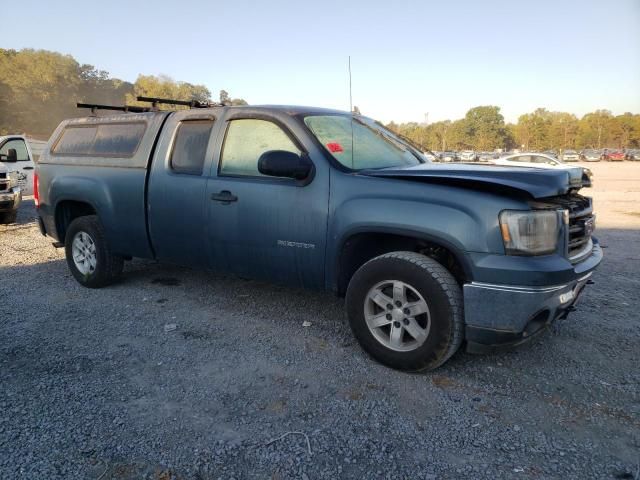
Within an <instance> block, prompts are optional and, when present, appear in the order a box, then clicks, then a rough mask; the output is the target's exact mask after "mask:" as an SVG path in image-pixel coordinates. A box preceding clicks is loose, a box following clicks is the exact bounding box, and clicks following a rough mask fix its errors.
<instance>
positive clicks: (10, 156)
mask: <svg viewBox="0 0 640 480" xmlns="http://www.w3.org/2000/svg"><path fill="white" fill-rule="evenodd" d="M6 161H7V162H11V163H15V162H17V161H18V152H17V151H16V149H15V148H10V149H9V150H7V160H6Z"/></svg>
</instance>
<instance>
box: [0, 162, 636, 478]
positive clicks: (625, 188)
mask: <svg viewBox="0 0 640 480" xmlns="http://www.w3.org/2000/svg"><path fill="white" fill-rule="evenodd" d="M592 168H593V169H594V171H595V175H596V182H597V184H596V188H595V189H593V190H592V192H591V193H592V194H593V195H594V197H595V199H596V200H595V201H596V209H597V212H598V227H599V237H600V239H601V241H602V243H603V244H604V245H605V246H606V247H607V249H606V250H605V254H606V258H605V262H604V263H603V265H602V266H601V268H600V270H599V271H598V272H597V273H596V275H595V278H594V279H595V281H596V284H595V285H592V286H591V287H590V288H589V289H588V291H587V292H586V294H585V295H584V297H583V298H582V301H581V304H580V306H579V309H578V311H577V312H575V313H574V314H572V315H571V316H570V317H569V319H568V320H566V321H562V322H559V323H557V324H556V325H554V327H553V328H552V329H551V330H550V331H549V332H548V333H547V334H545V335H543V336H542V337H541V338H540V339H539V341H537V342H536V343H534V344H532V345H531V346H529V347H526V348H524V349H521V350H518V351H515V352H510V353H502V354H496V355H490V356H472V355H468V354H465V353H462V352H460V353H458V354H457V355H455V356H454V357H453V358H452V360H451V361H449V362H448V363H447V364H446V365H445V366H443V367H442V368H440V369H439V370H437V371H436V372H433V373H426V374H404V373H399V372H397V371H393V370H390V369H387V368H385V367H383V366H381V365H378V364H376V363H374V362H373V361H372V360H371V359H369V358H368V357H367V356H366V355H365V354H364V353H363V352H362V351H361V350H360V348H359V347H358V346H357V344H356V343H355V342H354V340H353V339H352V337H351V335H350V332H349V330H348V327H347V325H346V323H345V315H344V313H343V308H342V301H341V300H340V299H337V298H335V297H333V296H332V295H331V294H326V293H318V292H308V291H302V290H295V289H290V288H283V287H277V286H273V285H269V284H265V283H258V282H252V281H246V280H242V279H238V278H234V277H229V276H224V275H219V274H213V273H202V272H196V271H192V270H188V269H184V268H179V267H173V266H166V265H159V264H156V263H153V262H143V261H134V262H131V263H128V264H127V266H126V267H125V277H124V279H123V281H122V282H121V283H119V284H118V285H115V286H113V287H110V288H106V289H103V290H97V291H96V290H87V289H83V288H82V287H80V286H79V285H78V284H77V283H76V282H75V281H74V280H73V279H72V277H71V275H70V274H69V272H68V271H67V267H66V264H65V262H64V259H63V252H62V251H60V250H56V249H54V248H53V247H52V246H51V245H50V241H49V240H48V239H45V238H43V237H42V236H40V234H39V232H38V229H37V227H36V226H35V224H34V222H33V217H34V214H35V212H34V209H33V203H32V201H27V202H25V204H24V206H23V207H22V209H21V211H20V215H19V218H18V223H17V224H15V225H10V226H0V279H2V282H0V320H1V321H0V478H2V479H22V478H26V479H56V478H65V479H76V478H77V479H86V478H94V479H98V478H99V479H101V480H105V479H137V478H154V479H170V478H179V479H217V478H222V479H231V478H235V479H242V478H248V479H253V478H256V479H258V478H259V479H267V478H270V479H289V478H296V479H305V480H307V479H308V480H313V479H335V478H357V479H363V478H367V479H368V478H385V479H386V478H389V479H396V478H397V479H400V478H409V479H436V478H437V479H440V478H456V479H458V478H471V479H482V478H487V479H495V478H522V479H528V478H562V479H565V478H579V479H584V478H598V479H600V478H614V479H638V478H639V477H640V473H639V469H640V466H639V463H640V373H639V372H638V367H639V366H640V348H639V347H638V345H639V340H640V325H639V322H638V310H639V307H640V301H639V300H638V297H639V296H638V291H639V288H640V275H639V274H638V272H639V271H640V268H639V267H640V235H639V232H638V230H640V163H629V162H625V163H624V164H615V165H609V164H595V165H593V166H592ZM503 308H509V307H508V306H507V305H505V306H503ZM305 321H308V322H311V326H308V327H304V326H303V325H302V324H303V322H305ZM168 324H175V325H176V329H175V330H172V331H166V330H167V329H166V328H165V327H166V326H167V325H168ZM288 432H291V433H289V434H288V435H287V433H288ZM293 432H295V433H293Z"/></svg>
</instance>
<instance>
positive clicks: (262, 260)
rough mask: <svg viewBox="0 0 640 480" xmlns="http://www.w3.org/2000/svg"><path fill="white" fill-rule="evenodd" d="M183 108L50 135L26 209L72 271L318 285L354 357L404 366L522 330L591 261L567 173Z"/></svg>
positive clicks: (289, 112)
mask: <svg viewBox="0 0 640 480" xmlns="http://www.w3.org/2000/svg"><path fill="white" fill-rule="evenodd" d="M200 106H201V107H206V108H190V109H184V110H178V111H172V112H169V111H158V110H157V109H154V110H153V111H148V112H139V113H130V112H129V113H124V112H122V113H116V114H112V115H108V116H89V117H86V118H77V119H72V120H67V121H64V122H62V124H61V125H60V126H59V127H58V128H57V130H56V131H55V132H54V134H53V135H52V137H51V140H50V142H49V145H48V147H47V149H46V150H45V152H43V154H42V156H41V158H40V162H39V164H38V167H37V172H36V178H35V198H36V202H37V204H38V206H39V208H38V212H39V224H40V228H41V230H42V233H43V234H46V235H49V236H51V237H53V239H54V240H55V244H56V245H57V246H60V247H62V246H64V248H65V249H66V257H67V263H68V266H69V269H70V270H71V272H72V274H73V276H74V277H75V278H76V280H77V281H78V282H79V283H80V284H82V285H84V286H86V287H90V288H97V287H103V286H106V285H108V284H110V283H112V282H113V281H114V280H116V279H117V277H118V276H119V275H120V274H121V273H122V270H123V262H124V261H126V260H129V259H131V258H133V257H139V258H149V259H157V260H159V261H165V262H171V263H176V264H181V265H186V266H190V267H194V268H207V269H212V270H217V271H225V272H231V273H234V274H237V275H240V276H243V277H249V278H255V279H263V280H268V281H273V282H277V283H281V284H287V285H293V286H301V287H308V288H316V289H326V290H330V291H333V292H335V293H337V294H338V295H340V296H344V297H345V298H346V309H347V313H348V318H349V322H350V326H351V328H352V330H353V333H354V335H355V337H356V338H357V340H358V341H359V343H360V344H361V345H362V347H363V348H364V349H365V350H366V351H367V352H368V353H369V354H370V355H371V356H372V357H374V358H375V359H377V360H378V361H380V362H382V363H384V364H386V365H389V366H391V367H393V368H397V369H402V370H410V371H416V370H424V369H433V368H436V367H438V366H439V365H442V364H443V363H444V362H445V361H446V360H447V359H448V358H450V357H451V355H453V354H454V353H455V352H456V350H457V349H458V348H459V347H460V346H461V345H462V344H463V343H464V344H465V347H466V349H467V350H468V351H472V352H482V351H487V350H493V349H495V348H499V347H505V346H507V347H509V346H515V345H518V344H521V343H524V342H526V341H527V340H529V339H531V338H533V337H535V336H536V334H538V333H540V332H542V331H543V330H544V329H545V327H547V326H548V325H549V324H550V323H551V322H553V321H554V320H556V319H558V318H563V317H565V316H566V315H567V314H568V313H569V312H570V311H571V310H573V305H574V303H575V302H576V300H577V298H578V295H579V294H580V293H581V291H582V289H583V287H584V285H585V284H587V283H589V282H590V276H591V275H592V272H593V270H594V269H595V268H596V267H597V266H598V264H599V263H600V261H601V259H602V251H601V249H600V247H599V245H598V242H597V240H596V239H595V238H593V237H592V232H593V229H594V218H595V217H594V214H593V210H592V202H591V199H590V198H588V197H585V196H582V195H580V194H579V193H578V191H579V190H580V188H581V187H582V185H581V184H580V181H579V179H580V178H581V176H580V175H578V176H576V178H575V179H573V178H572V176H571V175H569V173H568V172H567V171H564V170H562V171H550V170H541V169H525V168H518V167H501V166H490V165H465V164H444V165H443V164H433V163H430V162H428V161H427V160H426V159H425V157H424V156H423V154H422V153H420V152H419V149H418V148H416V147H415V146H413V145H412V144H411V143H410V142H409V141H407V140H406V139H403V138H400V137H398V136H397V135H395V134H394V133H392V132H390V131H389V130H387V129H385V128H384V127H383V126H381V125H380V124H379V123H377V122H375V121H373V120H371V119H368V118H366V117H363V116H360V115H355V114H351V113H346V112H341V111H336V110H328V109H320V108H308V107H291V106H241V107H240V106H238V107H234V106H223V105H219V106H202V105H200ZM576 179H577V181H576Z"/></svg>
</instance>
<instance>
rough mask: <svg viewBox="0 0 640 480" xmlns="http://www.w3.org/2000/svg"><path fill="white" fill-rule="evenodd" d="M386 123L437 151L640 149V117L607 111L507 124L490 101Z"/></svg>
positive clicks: (538, 115) (533, 116) (542, 112)
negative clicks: (445, 116) (455, 116)
mask: <svg viewBox="0 0 640 480" xmlns="http://www.w3.org/2000/svg"><path fill="white" fill-rule="evenodd" d="M387 127H388V128H389V129H391V130H393V131H395V132H397V133H400V134H402V135H404V136H406V137H408V138H410V139H411V140H413V141H414V142H416V143H418V144H420V145H423V146H424V147H425V148H428V149H430V150H436V151H445V150H476V151H493V150H495V149H504V150H510V149H513V148H520V149H524V150H537V151H543V150H557V149H562V150H567V149H575V150H582V149H586V148H592V149H600V148H638V147H640V115H637V114H636V115H634V114H632V113H624V114H622V115H615V116H614V115H613V114H612V113H611V112H610V111H609V110H596V111H595V112H591V113H587V114H586V115H584V116H583V117H582V118H578V117H576V116H575V115H574V114H572V113H567V112H550V111H549V110H546V109H544V108H538V109H536V110H535V111H534V112H532V113H526V114H524V115H520V117H519V118H518V122H517V123H506V122H505V120H504V117H503V116H502V114H501V113H500V107H497V106H492V105H490V106H479V107H474V108H472V109H471V110H469V111H468V112H467V114H466V115H465V116H464V118H461V119H459V120H455V121H451V120H444V121H440V122H435V123H431V124H429V125H425V124H420V123H417V122H409V123H401V124H396V123H394V122H391V123H389V124H388V125H387Z"/></svg>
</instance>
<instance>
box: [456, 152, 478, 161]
mask: <svg viewBox="0 0 640 480" xmlns="http://www.w3.org/2000/svg"><path fill="white" fill-rule="evenodd" d="M458 156H459V157H460V160H461V161H463V162H475V161H477V160H478V154H477V153H476V152H474V151H473V150H464V151H462V152H460V153H459V155H458Z"/></svg>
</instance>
